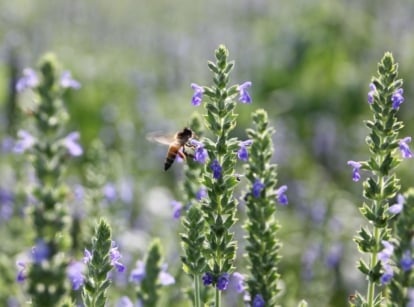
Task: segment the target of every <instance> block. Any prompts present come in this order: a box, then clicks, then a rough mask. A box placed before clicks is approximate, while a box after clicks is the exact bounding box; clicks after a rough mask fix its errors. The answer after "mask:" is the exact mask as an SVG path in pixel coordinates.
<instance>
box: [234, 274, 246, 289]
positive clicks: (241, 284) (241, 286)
mask: <svg viewBox="0 0 414 307" xmlns="http://www.w3.org/2000/svg"><path fill="white" fill-rule="evenodd" d="M232 275H233V277H234V278H235V279H236V283H237V288H236V290H237V293H243V292H244V290H246V286H245V284H244V276H243V275H242V274H240V273H239V272H234V273H233V274H232Z"/></svg>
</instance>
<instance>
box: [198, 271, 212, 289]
mask: <svg viewBox="0 0 414 307" xmlns="http://www.w3.org/2000/svg"><path fill="white" fill-rule="evenodd" d="M201 279H202V280H203V284H204V286H209V285H211V284H212V283H213V275H212V274H211V273H210V272H206V273H204V274H203V276H202V277H201Z"/></svg>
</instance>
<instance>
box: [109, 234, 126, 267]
mask: <svg viewBox="0 0 414 307" xmlns="http://www.w3.org/2000/svg"><path fill="white" fill-rule="evenodd" d="M109 257H110V258H111V265H112V266H114V267H115V268H116V269H117V270H118V272H123V271H125V266H124V265H123V264H122V263H120V262H119V260H120V259H121V258H122V255H121V253H120V252H119V251H118V247H117V246H116V244H115V242H114V241H112V248H111V249H110V250H109Z"/></svg>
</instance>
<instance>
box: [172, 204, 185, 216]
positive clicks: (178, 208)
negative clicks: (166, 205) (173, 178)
mask: <svg viewBox="0 0 414 307" xmlns="http://www.w3.org/2000/svg"><path fill="white" fill-rule="evenodd" d="M171 205H172V207H173V218H174V219H175V220H176V219H178V218H179V217H180V216H181V212H182V210H183V204H182V203H181V202H179V201H176V200H172V201H171Z"/></svg>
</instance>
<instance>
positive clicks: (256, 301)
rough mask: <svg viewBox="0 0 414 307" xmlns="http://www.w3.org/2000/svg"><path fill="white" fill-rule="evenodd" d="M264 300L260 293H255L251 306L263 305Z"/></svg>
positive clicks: (258, 306)
mask: <svg viewBox="0 0 414 307" xmlns="http://www.w3.org/2000/svg"><path fill="white" fill-rule="evenodd" d="M264 305H265V301H264V299H263V296H262V295H261V294H256V295H255V297H254V300H253V304H252V307H264Z"/></svg>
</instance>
